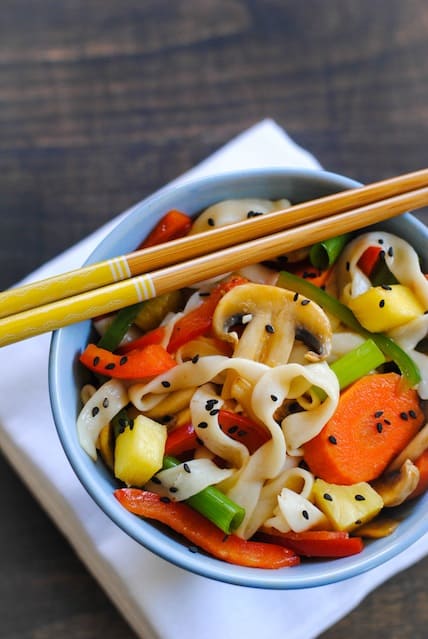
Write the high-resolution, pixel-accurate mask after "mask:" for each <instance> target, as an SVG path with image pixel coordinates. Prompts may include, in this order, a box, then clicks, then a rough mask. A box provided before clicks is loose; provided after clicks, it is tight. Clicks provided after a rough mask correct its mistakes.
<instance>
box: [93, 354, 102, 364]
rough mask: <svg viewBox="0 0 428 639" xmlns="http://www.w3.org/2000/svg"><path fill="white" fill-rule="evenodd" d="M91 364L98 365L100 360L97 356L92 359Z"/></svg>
mask: <svg viewBox="0 0 428 639" xmlns="http://www.w3.org/2000/svg"><path fill="white" fill-rule="evenodd" d="M92 363H93V365H94V366H98V364H99V363H100V358H99V357H98V355H97V356H96V357H94V359H93V362H92Z"/></svg>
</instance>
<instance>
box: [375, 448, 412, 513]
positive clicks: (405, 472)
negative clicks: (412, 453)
mask: <svg viewBox="0 0 428 639" xmlns="http://www.w3.org/2000/svg"><path fill="white" fill-rule="evenodd" d="M418 482H419V470H418V468H417V467H416V466H415V465H414V464H413V462H411V461H410V459H406V461H405V462H404V464H402V466H401V467H400V469H399V470H394V471H392V472H388V473H385V474H384V475H382V477H380V478H379V479H377V480H376V481H374V482H373V483H372V487H373V488H374V490H375V491H376V492H377V493H378V494H379V495H380V496H381V497H382V499H383V503H384V505H385V506H390V507H391V506H399V505H400V504H402V503H403V501H405V500H406V499H407V497H408V496H409V495H410V494H411V493H412V492H413V491H414V490H415V488H416V486H417V485H418Z"/></svg>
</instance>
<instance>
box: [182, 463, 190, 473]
mask: <svg viewBox="0 0 428 639" xmlns="http://www.w3.org/2000/svg"><path fill="white" fill-rule="evenodd" d="M183 468H184V470H185V472H186V473H191V472H192V470H191V468H190V466H189V464H187V463H186V462H184V464H183Z"/></svg>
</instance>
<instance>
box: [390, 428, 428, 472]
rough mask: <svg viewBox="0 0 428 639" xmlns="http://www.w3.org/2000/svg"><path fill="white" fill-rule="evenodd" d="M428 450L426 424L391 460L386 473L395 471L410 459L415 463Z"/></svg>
mask: <svg viewBox="0 0 428 639" xmlns="http://www.w3.org/2000/svg"><path fill="white" fill-rule="evenodd" d="M427 448H428V423H427V424H425V426H424V427H423V428H421V430H420V431H419V432H418V433H417V434H416V435H415V436H414V437H413V439H412V440H411V441H410V442H409V443H408V444H407V446H406V448H404V449H403V450H402V451H401V453H400V454H399V455H398V457H396V458H395V459H393V460H392V462H391V463H390V465H389V466H388V468H387V472H389V471H392V470H397V469H398V468H400V466H401V465H402V464H403V463H404V462H405V461H406V459H410V461H412V462H413V461H415V460H416V459H417V458H418V457H420V456H421V455H422V453H423V452H424V451H425V450H426V449H427Z"/></svg>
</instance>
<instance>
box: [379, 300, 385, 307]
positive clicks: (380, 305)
mask: <svg viewBox="0 0 428 639" xmlns="http://www.w3.org/2000/svg"><path fill="white" fill-rule="evenodd" d="M384 306H385V300H380V302H379V308H383V307H384Z"/></svg>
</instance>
